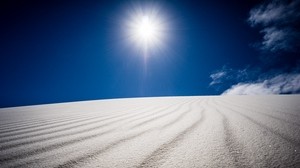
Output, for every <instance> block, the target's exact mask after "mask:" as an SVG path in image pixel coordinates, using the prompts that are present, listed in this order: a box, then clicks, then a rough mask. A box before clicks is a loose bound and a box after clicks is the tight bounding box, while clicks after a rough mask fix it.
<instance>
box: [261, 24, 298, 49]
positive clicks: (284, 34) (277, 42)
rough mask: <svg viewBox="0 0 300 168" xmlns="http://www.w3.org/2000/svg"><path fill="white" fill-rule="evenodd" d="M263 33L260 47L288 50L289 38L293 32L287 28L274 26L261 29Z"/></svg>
mask: <svg viewBox="0 0 300 168" xmlns="http://www.w3.org/2000/svg"><path fill="white" fill-rule="evenodd" d="M261 32H262V33H264V37H263V39H264V41H263V42H262V49H265V50H270V51H278V50H290V49H291V48H290V46H291V45H290V39H292V38H293V37H290V36H292V35H293V34H296V33H295V32H293V31H291V30H289V29H281V30H279V29H277V28H275V27H271V28H265V29H263V30H262V31H261Z"/></svg>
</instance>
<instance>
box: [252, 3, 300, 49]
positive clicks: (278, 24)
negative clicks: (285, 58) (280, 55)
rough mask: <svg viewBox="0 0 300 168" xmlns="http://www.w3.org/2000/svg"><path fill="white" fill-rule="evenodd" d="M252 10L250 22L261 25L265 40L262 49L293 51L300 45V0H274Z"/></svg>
mask: <svg viewBox="0 0 300 168" xmlns="http://www.w3.org/2000/svg"><path fill="white" fill-rule="evenodd" d="M268 2H269V3H263V4H261V5H259V6H258V7H256V8H254V9H252V10H251V11H250V16H249V18H248V22H249V24H250V25H251V26H252V27H260V28H261V31H260V32H261V33H262V34H263V41H262V42H261V47H260V49H262V50H269V51H272V52H276V51H280V50H284V51H292V49H293V48H296V47H298V46H299V44H298V43H297V39H298V40H299V39H300V32H299V29H297V28H296V27H297V26H299V21H300V0H294V1H287V0H273V1H268Z"/></svg>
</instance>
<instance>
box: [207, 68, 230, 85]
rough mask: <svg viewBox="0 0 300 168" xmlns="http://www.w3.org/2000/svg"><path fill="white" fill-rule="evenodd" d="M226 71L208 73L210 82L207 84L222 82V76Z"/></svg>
mask: <svg viewBox="0 0 300 168" xmlns="http://www.w3.org/2000/svg"><path fill="white" fill-rule="evenodd" d="M226 74H227V73H226V71H219V72H216V73H213V74H211V75H210V78H211V79H212V82H210V84H209V86H212V85H215V84H218V83H221V82H222V78H223V77H225V75H226Z"/></svg>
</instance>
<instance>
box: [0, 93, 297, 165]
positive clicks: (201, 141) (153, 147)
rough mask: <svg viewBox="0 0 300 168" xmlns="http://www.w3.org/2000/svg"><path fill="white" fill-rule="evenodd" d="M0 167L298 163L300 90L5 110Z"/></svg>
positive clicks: (1, 112) (1, 115)
mask: <svg viewBox="0 0 300 168" xmlns="http://www.w3.org/2000/svg"><path fill="white" fill-rule="evenodd" d="M0 167H1V168H5V167H93V168H94V167H107V168H111V167H120V168H126V167H128V168H129V167H170V168H174V167H182V168H184V167H300V95H289V96H221V97H220V96H211V97H165V98H138V99H115V100H99V101H84V102H73V103H61V104H51V105H38V106H24V107H16V108H3V109H0Z"/></svg>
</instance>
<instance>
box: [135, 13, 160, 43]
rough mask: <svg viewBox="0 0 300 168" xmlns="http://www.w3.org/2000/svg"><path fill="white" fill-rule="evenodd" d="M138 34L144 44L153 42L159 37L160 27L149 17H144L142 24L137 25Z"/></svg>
mask: <svg viewBox="0 0 300 168" xmlns="http://www.w3.org/2000/svg"><path fill="white" fill-rule="evenodd" d="M135 31H136V33H137V36H138V38H139V40H141V41H142V42H145V43H147V42H151V40H154V38H155V36H157V35H158V25H156V24H155V22H154V21H152V20H150V19H149V17H148V16H144V17H142V19H141V21H140V23H138V24H137V25H136V30H135Z"/></svg>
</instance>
